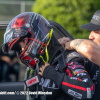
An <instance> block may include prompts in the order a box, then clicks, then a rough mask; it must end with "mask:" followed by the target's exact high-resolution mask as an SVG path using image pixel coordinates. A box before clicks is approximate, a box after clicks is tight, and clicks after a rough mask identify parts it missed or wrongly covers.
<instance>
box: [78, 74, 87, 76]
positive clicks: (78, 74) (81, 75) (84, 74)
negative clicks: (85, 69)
mask: <svg viewBox="0 0 100 100" xmlns="http://www.w3.org/2000/svg"><path fill="white" fill-rule="evenodd" d="M80 75H81V76H84V75H86V73H78V74H77V76H80Z"/></svg>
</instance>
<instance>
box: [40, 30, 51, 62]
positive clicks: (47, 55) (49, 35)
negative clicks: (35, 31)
mask: <svg viewBox="0 0 100 100" xmlns="http://www.w3.org/2000/svg"><path fill="white" fill-rule="evenodd" d="M52 32H53V29H51V31H50V33H49V34H48V37H50V38H49V41H48V42H47V45H46V48H45V53H46V58H47V61H45V60H44V58H43V56H42V55H40V58H42V60H43V62H44V63H46V62H48V61H49V54H48V50H47V46H48V45H49V43H50V40H51V37H52ZM48 37H47V38H48Z"/></svg>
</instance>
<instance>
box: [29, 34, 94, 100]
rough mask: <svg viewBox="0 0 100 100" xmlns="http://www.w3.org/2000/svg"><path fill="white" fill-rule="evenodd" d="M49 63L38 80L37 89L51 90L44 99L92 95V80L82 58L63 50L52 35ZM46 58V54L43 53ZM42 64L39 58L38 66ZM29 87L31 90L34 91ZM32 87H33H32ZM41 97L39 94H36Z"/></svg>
mask: <svg viewBox="0 0 100 100" xmlns="http://www.w3.org/2000/svg"><path fill="white" fill-rule="evenodd" d="M48 54H49V61H48V62H49V64H50V66H47V67H46V68H45V69H44V72H43V76H42V77H41V81H40V82H39V90H38V91H43V90H44V92H52V95H47V94H46V95H45V97H46V100H73V98H75V99H87V98H91V97H92V95H93V87H94V86H93V82H92V80H91V79H90V77H89V75H88V73H87V71H86V70H85V68H84V59H83V58H82V57H81V56H80V55H79V54H78V53H76V52H75V51H64V50H63V48H62V46H61V45H60V44H59V42H58V41H57V39H56V38H55V36H54V35H52V39H51V41H50V44H49V46H48ZM43 58H44V59H45V60H46V56H45V55H43ZM42 65H44V63H43V61H42V60H41V59H39V67H41V66H42ZM42 86H43V88H41V87H42ZM34 87H35V86H33V87H31V88H30V90H31V91H36V89H35V88H34ZM33 88H34V89H33ZM38 98H40V99H39V100H44V99H41V98H42V97H41V95H39V96H38Z"/></svg>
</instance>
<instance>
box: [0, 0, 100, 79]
mask: <svg viewBox="0 0 100 100" xmlns="http://www.w3.org/2000/svg"><path fill="white" fill-rule="evenodd" d="M99 3H100V0H24V1H22V0H9V1H8V0H0V21H10V20H12V19H13V18H14V17H15V16H16V15H18V14H20V13H23V12H36V13H39V14H41V15H42V16H44V17H45V18H46V19H47V20H53V21H55V22H57V23H59V24H60V25H62V26H63V27H64V28H65V29H66V30H67V31H68V32H69V33H70V34H71V35H72V36H73V37H74V38H82V39H84V38H85V39H88V36H89V33H90V31H86V30H84V29H82V28H80V27H79V26H80V25H82V24H86V23H89V22H90V20H91V18H92V16H93V14H94V13H95V11H96V10H99V9H100V5H99ZM4 32H5V30H0V45H1V44H2V42H3V34H4ZM22 70H25V69H22ZM23 73H24V72H23ZM21 74H22V73H21ZM22 79H23V78H21V79H19V80H22Z"/></svg>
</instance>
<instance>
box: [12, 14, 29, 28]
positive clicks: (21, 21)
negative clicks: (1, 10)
mask: <svg viewBox="0 0 100 100" xmlns="http://www.w3.org/2000/svg"><path fill="white" fill-rule="evenodd" d="M28 19H29V15H28V14H26V13H24V14H22V15H20V16H17V17H16V18H15V19H14V21H13V23H12V26H11V28H15V27H22V26H23V25H25V24H26V23H27V22H28Z"/></svg>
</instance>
